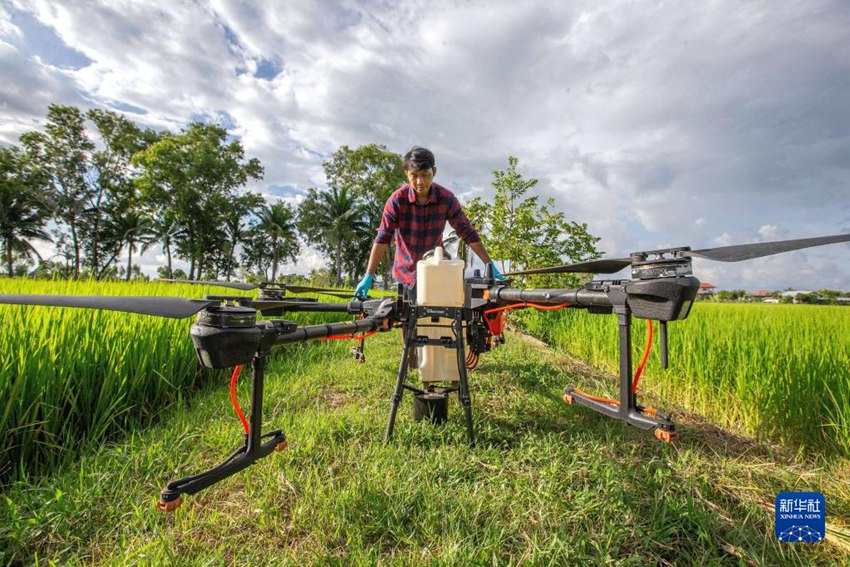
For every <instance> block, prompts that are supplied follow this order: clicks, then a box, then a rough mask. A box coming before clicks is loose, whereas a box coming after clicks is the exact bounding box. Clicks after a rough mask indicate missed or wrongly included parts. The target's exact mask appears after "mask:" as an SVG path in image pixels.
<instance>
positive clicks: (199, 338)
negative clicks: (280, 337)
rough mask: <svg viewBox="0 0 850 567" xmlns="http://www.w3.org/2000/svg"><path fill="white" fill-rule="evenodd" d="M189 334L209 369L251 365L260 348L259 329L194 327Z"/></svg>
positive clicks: (201, 360) (200, 358)
mask: <svg viewBox="0 0 850 567" xmlns="http://www.w3.org/2000/svg"><path fill="white" fill-rule="evenodd" d="M189 334H190V335H191V336H192V342H193V343H194V345H195V352H196V353H197V355H198V360H199V361H200V362H201V364H203V365H204V366H205V367H207V368H230V367H233V366H236V365H237V364H250V363H251V361H252V360H253V358H254V354H255V353H256V352H257V349H258V348H259V346H260V338H261V336H262V331H260V329H259V328H258V327H246V328H221V327H211V326H208V325H197V324H195V325H192V328H191V330H190V331H189Z"/></svg>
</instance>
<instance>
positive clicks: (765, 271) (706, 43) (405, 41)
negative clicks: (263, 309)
mask: <svg viewBox="0 0 850 567" xmlns="http://www.w3.org/2000/svg"><path fill="white" fill-rule="evenodd" d="M555 4H563V5H564V6H554V5H555ZM0 68H2V77H3V78H2V81H0V143H2V144H14V143H16V142H17V139H18V136H19V135H20V134H21V133H22V132H24V131H27V130H34V129H39V128H41V126H42V124H43V121H44V118H45V116H46V112H47V106H48V105H49V104H51V103H59V104H70V105H76V106H79V107H81V108H89V107H101V108H112V109H115V110H118V111H121V112H124V113H126V114H127V115H128V116H129V117H130V118H131V119H133V120H134V121H136V122H138V123H140V124H142V125H145V126H149V127H155V128H168V129H171V130H175V131H176V130H179V129H180V128H181V127H182V126H184V125H185V124H186V123H188V122H189V121H191V120H207V121H212V122H216V123H220V124H223V125H225V126H227V127H228V128H230V130H231V132H232V133H233V134H234V135H236V136H238V137H239V138H240V139H241V140H242V142H243V144H244V146H245V148H246V150H247V152H248V154H249V155H250V156H253V157H258V158H259V159H260V160H261V161H262V162H263V164H264V166H265V168H266V175H265V178H264V179H263V181H262V182H261V183H258V184H256V185H254V186H252V187H251V189H253V190H256V191H260V192H262V193H263V194H265V195H266V197H267V198H268V199H269V200H270V201H274V200H276V199H280V198H285V199H290V200H297V199H298V198H299V196H300V195H302V194H303V193H304V192H305V191H306V190H307V188H309V187H312V186H323V185H324V175H323V171H322V168H321V162H322V160H323V159H324V158H326V157H327V156H329V155H330V154H331V153H332V152H333V151H334V150H336V149H337V148H339V147H340V146H341V145H343V144H347V145H349V146H357V145H360V144H366V143H371V142H375V143H380V144H385V145H386V146H388V147H389V148H390V149H391V150H393V151H396V152H398V153H404V152H405V151H407V150H408V149H409V148H410V147H411V146H413V145H425V146H428V147H430V148H431V149H433V150H434V152H435V153H436V155H437V164H438V167H439V173H438V181H439V182H441V183H443V184H444V185H447V186H449V187H450V188H452V189H453V190H454V191H455V192H456V193H457V194H458V195H459V196H460V197H461V199H462V200H463V199H468V198H470V197H473V196H475V195H484V196H487V195H489V194H490V193H491V190H490V187H489V184H490V180H491V179H492V173H491V172H492V170H493V169H495V168H503V167H505V166H506V164H507V158H508V156H509V155H515V156H517V157H518V158H519V160H520V169H521V172H522V173H523V174H524V175H526V176H528V177H536V178H538V179H539V180H540V184H539V185H538V189H539V192H540V193H541V194H542V195H543V196H544V197H553V198H554V199H555V201H556V203H557V206H558V208H559V209H560V210H561V211H563V212H564V213H566V215H567V216H568V218H570V219H572V220H576V221H579V222H586V223H587V224H588V225H589V228H590V231H591V232H592V233H593V234H596V235H598V236H600V237H602V241H601V243H600V245H601V246H600V249H601V250H604V251H605V252H606V253H608V254H612V255H617V256H621V255H624V254H628V253H629V252H632V251H635V250H647V249H655V248H658V247H661V246H682V245H691V246H693V247H694V248H704V247H712V246H718V245H724V244H734V243H749V242H759V241H769V240H776V239H785V238H802V237H807V236H819V235H827V234H838V233H846V232H850V2H846V1H842V0H835V1H833V2H828V1H803V0H787V1H774V0H770V1H749V2H741V1H738V0H716V1H706V2H650V1H640V2H639V1H607V2H600V1H597V0H591V1H586V2H581V1H574V2H569V3H567V2H564V3H554V2H547V1H545V0H540V1H525V2H493V1H489V2H460V1H458V2H428V1H416V2H412V1H404V2H390V1H385V2H382V1H373V2H369V1H366V2H346V1H335V2H320V1H305V2H285V3H284V2H254V3H250V2H236V1H231V0H217V1H216V0H214V1H210V2H201V1H196V2H188V1H181V0H162V1H153V0H148V1H145V2H129V1H117V0H110V1H108V2H102V3H99V2H95V1H86V2H83V1H79V2H77V1H67V0H66V1H64V2H57V1H56V0H51V1H24V0H0ZM155 256H156V253H155V252H152V253H149V254H148V255H146V256H145V257H144V258H143V260H142V261H143V262H144V263H145V264H146V266H145V269H146V271H150V270H151V269H152V268H153V267H154V265H155V264H156V263H157V261H156V258H155ZM320 263H321V261H320V259H319V258H318V257H317V256H316V255H315V254H309V253H308V254H306V255H305V258H303V259H302V261H301V262H300V263H299V266H298V267H291V266H290V267H287V268H285V270H284V271H296V270H299V271H305V270H309V268H310V267H315V266H318V265H320ZM695 273H696V275H697V276H698V277H699V278H700V279H702V280H703V281H709V282H711V283H714V284H716V285H718V286H719V287H720V288H721V289H736V288H746V289H757V288H767V289H779V288H785V287H793V288H798V289H803V288H834V289H845V290H850V244H837V245H831V246H827V247H823V248H820V249H812V250H809V251H800V252H795V253H791V254H785V255H781V256H775V257H771V258H766V259H761V260H755V261H750V262H747V263H742V264H719V263H712V262H702V261H700V262H697V263H696V264H695Z"/></svg>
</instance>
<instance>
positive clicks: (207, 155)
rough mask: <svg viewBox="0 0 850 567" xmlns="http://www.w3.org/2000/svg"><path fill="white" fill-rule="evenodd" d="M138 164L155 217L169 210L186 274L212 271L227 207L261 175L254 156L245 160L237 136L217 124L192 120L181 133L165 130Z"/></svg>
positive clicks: (222, 244)
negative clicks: (228, 133)
mask: <svg viewBox="0 0 850 567" xmlns="http://www.w3.org/2000/svg"><path fill="white" fill-rule="evenodd" d="M133 164H134V165H136V166H138V167H139V168H140V169H141V173H140V176H139V177H138V179H137V184H138V187H139V188H140V190H141V191H142V194H143V196H144V197H145V199H146V200H147V201H148V202H150V203H151V204H152V206H153V207H154V208H155V210H156V211H157V216H160V215H162V214H164V213H165V211H171V212H172V214H173V220H174V226H175V227H176V228H177V229H178V231H177V232H174V233H172V234H174V235H175V241H174V244H175V247H174V248H175V250H176V252H177V255H178V256H179V257H182V258H184V259H186V260H188V261H189V264H190V267H189V276H190V278H194V277H195V276H196V275H197V276H200V275H202V274H204V273H205V272H215V271H216V269H215V266H214V263H215V260H216V258H220V257H221V255H222V249H223V248H224V247H226V246H227V242H228V241H227V238H226V237H225V234H224V225H225V222H226V216H227V209H228V207H229V206H230V205H231V204H232V203H233V199H234V198H235V197H236V195H237V193H236V191H237V189H238V188H239V187H242V186H244V185H245V184H246V183H247V182H248V181H249V180H250V179H260V178H261V177H262V175H263V167H262V166H261V165H260V162H259V161H258V160H257V159H254V158H252V159H248V160H246V159H245V152H244V149H243V148H242V144H241V143H240V142H239V141H238V140H228V135H227V131H226V130H225V129H224V128H222V127H221V126H216V125H213V124H203V123H200V122H193V123H192V124H190V125H189V126H188V127H187V128H186V129H185V130H183V131H182V132H181V133H180V134H177V135H174V134H166V135H164V136H163V137H162V139H160V140H159V141H157V142H156V143H154V144H152V145H151V146H150V147H148V148H147V149H145V150H144V151H142V152H139V153H137V154H136V155H135V156H134V157H133Z"/></svg>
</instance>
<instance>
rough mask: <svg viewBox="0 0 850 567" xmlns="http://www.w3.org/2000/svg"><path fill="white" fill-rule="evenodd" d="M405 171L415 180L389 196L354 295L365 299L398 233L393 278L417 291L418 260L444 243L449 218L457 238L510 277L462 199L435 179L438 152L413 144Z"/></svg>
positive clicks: (501, 278) (499, 276) (405, 157)
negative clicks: (495, 261)
mask: <svg viewBox="0 0 850 567" xmlns="http://www.w3.org/2000/svg"><path fill="white" fill-rule="evenodd" d="M404 172H405V174H407V179H408V181H410V183H405V184H404V185H402V186H401V188H400V189H398V190H396V191H395V192H394V193H393V194H392V195H390V198H389V199H387V203H386V204H385V205H384V215H383V218H382V219H381V226H380V227H379V228H378V234H377V236H376V237H375V242H374V244H372V252H371V253H370V254H369V263H368V264H367V266H366V275H365V276H364V277H363V279H362V280H360V283H359V284H357V289H356V290H355V292H354V295H355V297H360V298H365V297H366V294H367V293H369V290H370V289H371V288H372V283H373V282H374V281H375V271H376V270H377V269H378V263H379V262H380V261H381V258H383V257H384V254H386V252H387V248H388V247H389V242H390V239H391V238H392V237H393V234H395V242H396V248H395V258H394V261H393V276H394V277H395V278H396V280H397V281H399V282H401V283H402V284H404V286H405V287H406V288H407V289H408V290H412V289H413V287H414V286H415V285H416V262H417V261H419V260H420V259H422V256H423V255H424V254H425V252H427V251H428V250H431V249H433V248H434V247H435V246H438V245H442V242H443V229H445V227H446V221H448V223H449V224H450V225H451V226H452V228H454V229H455V232H457V236H458V238H461V239H462V240H463V241H464V242H466V244H467V245H468V246H469V247H470V248H471V249H472V251H473V252H475V254H476V255H477V256H478V257H479V258H481V260H483V261H484V263H485V264H490V265H492V267H493V274H494V276H495V277H496V279H499V280H503V279H505V278H504V277H503V276H502V274H500V273H499V271H498V270H497V269H496V266H495V265H494V264H493V262H492V261H491V260H490V255H489V254H487V250H485V249H484V244H483V243H482V242H481V237H480V236H478V232H477V231H476V230H475V227H474V226H472V223H471V222H469V219H468V218H466V215H465V214H464V213H463V209H462V208H461V206H460V203H459V202H458V200H457V197H455V196H454V194H452V192H451V191H449V190H448V189H446V188H445V187H443V186H441V185H438V184H436V183H434V175H436V173H437V168H436V166H435V162H434V154H433V153H432V152H431V151H430V150H427V149H425V148H421V147H418V146H417V147H414V148H413V149H411V150H410V151H409V152H407V154H406V155H405V156H404Z"/></svg>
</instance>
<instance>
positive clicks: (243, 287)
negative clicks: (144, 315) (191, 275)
mask: <svg viewBox="0 0 850 567" xmlns="http://www.w3.org/2000/svg"><path fill="white" fill-rule="evenodd" d="M157 281H160V282H172V283H188V284H201V285H217V286H219V287H229V288H230V289H241V290H243V291H251V290H252V289H257V288H258V287H260V286H258V285H257V284H249V283H244V282H215V281H203V280H169V279H165V278H160V279H158V280H157Z"/></svg>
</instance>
